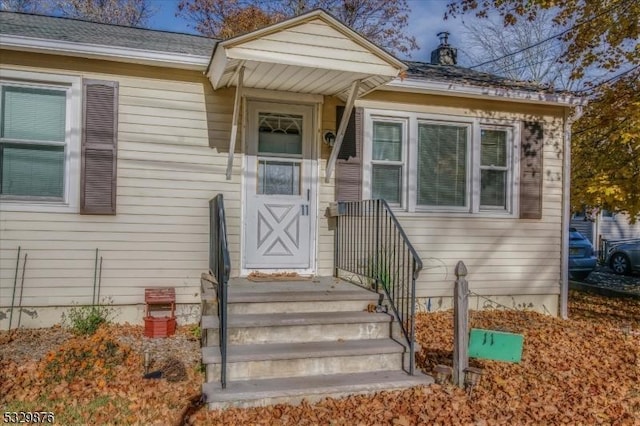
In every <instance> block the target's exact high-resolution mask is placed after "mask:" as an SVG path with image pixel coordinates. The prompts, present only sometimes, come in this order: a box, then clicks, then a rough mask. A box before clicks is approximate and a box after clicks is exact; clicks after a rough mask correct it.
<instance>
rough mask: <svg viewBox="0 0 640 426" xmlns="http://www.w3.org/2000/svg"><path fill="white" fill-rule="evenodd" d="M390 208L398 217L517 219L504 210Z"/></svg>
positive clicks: (514, 215)
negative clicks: (474, 211) (472, 210)
mask: <svg viewBox="0 0 640 426" xmlns="http://www.w3.org/2000/svg"><path fill="white" fill-rule="evenodd" d="M392 210H393V213H394V214H395V215H396V216H398V217H429V218H443V219H447V218H452V217H453V218H470V219H471V218H482V219H518V216H517V215H516V214H515V213H512V212H506V211H481V212H476V213H471V212H469V211H455V210H416V211H413V212H409V211H407V210H405V209H400V208H392Z"/></svg>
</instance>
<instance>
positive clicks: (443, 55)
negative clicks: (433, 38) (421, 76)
mask: <svg viewBox="0 0 640 426" xmlns="http://www.w3.org/2000/svg"><path fill="white" fill-rule="evenodd" d="M438 38H440V46H438V48H437V49H436V50H434V51H433V52H431V63H432V64H433V65H455V64H456V63H457V62H458V49H456V48H455V47H451V46H450V45H449V33H448V32H446V31H443V32H441V33H438Z"/></svg>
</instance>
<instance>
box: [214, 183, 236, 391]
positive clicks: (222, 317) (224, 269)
mask: <svg viewBox="0 0 640 426" xmlns="http://www.w3.org/2000/svg"><path fill="white" fill-rule="evenodd" d="M209 234H210V235H209V269H210V270H211V273H212V274H214V275H215V277H216V279H217V281H218V318H219V339H220V384H221V386H222V388H223V389H225V388H226V387H227V286H228V281H229V273H230V270H231V263H230V261H229V247H228V243H227V225H226V218H225V213H224V199H223V196H222V194H218V195H216V196H215V197H214V198H212V199H211V200H210V201H209Z"/></svg>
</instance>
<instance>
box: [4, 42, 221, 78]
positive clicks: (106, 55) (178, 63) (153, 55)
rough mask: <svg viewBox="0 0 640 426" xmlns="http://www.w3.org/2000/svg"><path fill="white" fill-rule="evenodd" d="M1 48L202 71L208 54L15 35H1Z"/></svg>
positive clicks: (205, 67) (207, 62)
mask: <svg viewBox="0 0 640 426" xmlns="http://www.w3.org/2000/svg"><path fill="white" fill-rule="evenodd" d="M212 42H213V41H212ZM0 47H1V48H3V49H9V50H18V51H27V52H37V53H48V54H54V55H67V56H79V57H82V58H90V59H105V60H109V61H116V62H129V63H135V64H142V65H153V66H161V67H169V68H180V69H189V70H196V71H205V70H206V69H207V65H208V64H209V56H196V55H188V54H184V53H173V52H159V51H154V50H144V49H135V48H130V47H114V46H106V45H97V44H89V43H77V42H71V41H63V40H48V39H41V38H33V37H23V36H16V35H0Z"/></svg>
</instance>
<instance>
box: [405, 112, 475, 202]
mask: <svg viewBox="0 0 640 426" xmlns="http://www.w3.org/2000/svg"><path fill="white" fill-rule="evenodd" d="M469 133H470V129H469V126H468V125H465V124H441V123H428V122H427V123H419V124H418V170H417V176H418V179H417V180H418V182H417V201H416V204H417V205H418V206H426V207H435V208H443V207H445V208H447V207H449V208H465V207H467V206H468V204H469V202H468V191H467V180H468V165H467V160H468V143H469V141H468V136H469Z"/></svg>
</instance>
